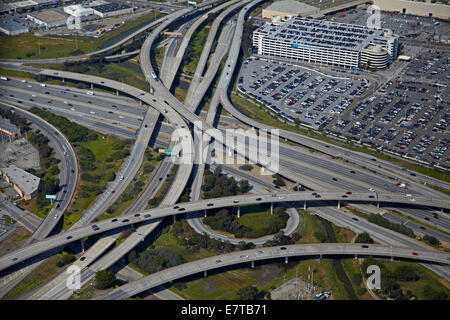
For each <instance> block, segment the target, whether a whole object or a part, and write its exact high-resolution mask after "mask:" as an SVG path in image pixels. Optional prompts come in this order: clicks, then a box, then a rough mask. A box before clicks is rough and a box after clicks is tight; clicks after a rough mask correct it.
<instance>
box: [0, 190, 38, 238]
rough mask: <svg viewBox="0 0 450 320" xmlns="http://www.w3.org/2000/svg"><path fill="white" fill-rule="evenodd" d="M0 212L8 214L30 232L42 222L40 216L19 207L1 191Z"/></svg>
mask: <svg viewBox="0 0 450 320" xmlns="http://www.w3.org/2000/svg"><path fill="white" fill-rule="evenodd" d="M0 214H6V215H8V216H10V217H11V218H13V219H14V220H15V221H17V222H19V223H20V224H21V225H22V226H24V228H25V229H27V230H28V231H30V232H32V233H33V232H35V231H36V229H37V228H38V227H39V225H40V224H41V223H42V219H41V218H39V217H38V216H35V215H34V214H33V213H31V212H29V211H28V210H25V209H24V208H22V207H20V208H19V207H18V206H17V205H16V203H15V202H14V201H11V200H9V199H8V197H7V196H5V195H4V194H3V193H2V192H0Z"/></svg>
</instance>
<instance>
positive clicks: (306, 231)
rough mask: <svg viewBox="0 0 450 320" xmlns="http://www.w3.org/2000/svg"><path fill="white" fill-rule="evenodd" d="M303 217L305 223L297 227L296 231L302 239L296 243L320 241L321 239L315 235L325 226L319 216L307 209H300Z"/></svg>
mask: <svg viewBox="0 0 450 320" xmlns="http://www.w3.org/2000/svg"><path fill="white" fill-rule="evenodd" d="M298 212H299V214H300V215H301V217H302V219H303V223H302V224H301V225H300V226H298V227H297V231H296V233H298V234H299V235H300V239H299V240H298V241H297V242H296V243H319V242H320V241H319V240H318V239H317V238H316V236H315V235H314V234H315V233H317V232H320V231H321V230H322V229H323V227H322V224H321V223H320V221H319V219H317V216H315V215H313V214H311V213H309V212H308V211H305V210H300V209H298Z"/></svg>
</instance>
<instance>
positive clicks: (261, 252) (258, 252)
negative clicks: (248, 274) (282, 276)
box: [256, 251, 264, 254]
mask: <svg viewBox="0 0 450 320" xmlns="http://www.w3.org/2000/svg"><path fill="white" fill-rule="evenodd" d="M263 253H264V252H263V251H256V254H263Z"/></svg>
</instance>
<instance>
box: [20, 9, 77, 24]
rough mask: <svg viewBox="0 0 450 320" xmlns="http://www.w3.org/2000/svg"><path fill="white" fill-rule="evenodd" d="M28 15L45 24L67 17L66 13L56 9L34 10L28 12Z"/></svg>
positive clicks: (63, 19)
mask: <svg viewBox="0 0 450 320" xmlns="http://www.w3.org/2000/svg"><path fill="white" fill-rule="evenodd" d="M29 15H30V16H32V17H35V18H36V19H39V20H41V21H43V22H45V23H47V24H51V23H55V22H61V21H65V20H66V19H67V18H68V16H67V15H65V14H62V13H60V12H58V11H56V10H45V11H36V12H31V13H29Z"/></svg>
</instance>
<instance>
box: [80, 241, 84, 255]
mask: <svg viewBox="0 0 450 320" xmlns="http://www.w3.org/2000/svg"><path fill="white" fill-rule="evenodd" d="M81 252H83V253H84V240H83V239H81Z"/></svg>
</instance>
